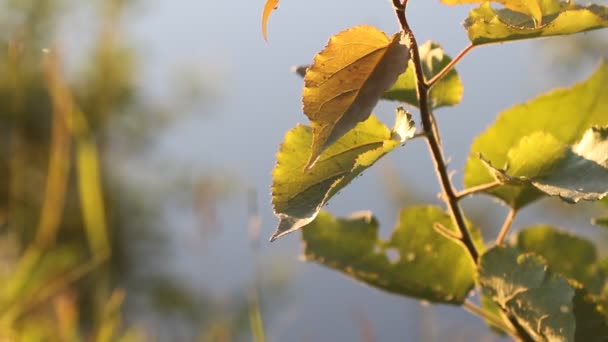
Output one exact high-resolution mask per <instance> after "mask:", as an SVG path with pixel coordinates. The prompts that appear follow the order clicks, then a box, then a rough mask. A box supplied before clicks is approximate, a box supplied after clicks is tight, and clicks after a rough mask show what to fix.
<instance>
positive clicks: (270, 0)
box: [262, 0, 279, 43]
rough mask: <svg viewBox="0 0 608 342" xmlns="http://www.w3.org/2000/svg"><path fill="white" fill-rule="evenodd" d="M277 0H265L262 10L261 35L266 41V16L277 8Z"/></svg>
mask: <svg viewBox="0 0 608 342" xmlns="http://www.w3.org/2000/svg"><path fill="white" fill-rule="evenodd" d="M278 4H279V0H266V3H265V4H264V11H263V12H262V36H263V37H264V41H265V42H266V43H268V18H269V17H270V13H272V11H273V10H275V9H276V8H277V6H278Z"/></svg>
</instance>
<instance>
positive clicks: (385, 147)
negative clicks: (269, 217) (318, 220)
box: [271, 110, 415, 241]
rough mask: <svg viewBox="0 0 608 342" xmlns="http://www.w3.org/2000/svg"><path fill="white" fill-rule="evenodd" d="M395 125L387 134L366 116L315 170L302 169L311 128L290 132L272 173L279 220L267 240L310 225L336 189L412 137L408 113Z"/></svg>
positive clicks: (328, 151)
mask: <svg viewBox="0 0 608 342" xmlns="http://www.w3.org/2000/svg"><path fill="white" fill-rule="evenodd" d="M404 122H407V124H406V123H404ZM396 123H397V124H396V128H395V130H394V131H392V132H391V130H389V129H388V128H387V127H386V126H384V125H383V124H382V123H381V122H380V121H378V119H376V117H374V116H373V115H372V116H370V117H369V118H368V119H367V120H366V121H364V122H362V123H359V124H358V125H357V126H356V127H355V129H353V130H352V131H350V132H348V133H347V134H345V135H344V136H343V137H342V138H340V139H339V140H338V141H337V142H336V143H335V144H333V145H332V146H331V147H329V148H328V149H327V150H326V151H325V152H323V154H322V155H321V157H320V158H319V161H318V163H317V165H316V167H315V168H313V169H312V170H308V171H306V170H305V169H304V166H305V165H306V161H307V158H308V156H309V155H310V142H311V141H312V132H311V131H312V130H311V129H310V127H307V126H302V125H299V126H297V127H296V128H294V129H292V130H291V131H289V132H288V133H287V135H286V136H285V140H284V142H283V144H281V147H280V149H279V153H278V154H277V163H276V166H275V168H274V170H273V172H272V179H273V184H272V204H273V206H274V212H275V214H276V215H277V216H278V217H279V219H280V222H279V226H278V228H277V231H276V232H275V233H274V235H273V236H272V237H271V241H273V240H276V239H277V238H279V237H281V236H283V235H285V234H287V233H290V232H292V231H295V230H297V229H299V228H301V227H303V226H305V225H306V224H308V223H310V222H311V221H312V220H314V218H315V217H316V215H317V213H318V212H319V210H320V209H321V207H322V206H323V205H324V204H325V203H327V201H328V200H329V199H330V198H331V197H332V196H333V195H335V194H336V193H337V192H338V191H339V190H340V189H342V188H343V187H345V186H346V185H347V184H348V183H350V182H351V181H352V180H353V179H354V178H355V177H356V176H358V175H359V174H361V173H362V172H363V171H364V170H365V169H367V168H368V167H370V166H371V165H373V164H374V163H375V162H376V161H377V160H378V159H380V158H381V157H382V156H384V155H385V154H386V153H388V152H390V151H391V150H393V149H394V148H396V147H397V146H399V144H402V143H403V142H405V141H406V140H407V139H410V138H411V137H412V136H413V135H414V133H415V127H414V123H413V121H411V115H409V114H408V113H406V112H405V111H403V110H398V111H397V120H396Z"/></svg>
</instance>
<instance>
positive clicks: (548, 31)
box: [464, 1, 608, 45]
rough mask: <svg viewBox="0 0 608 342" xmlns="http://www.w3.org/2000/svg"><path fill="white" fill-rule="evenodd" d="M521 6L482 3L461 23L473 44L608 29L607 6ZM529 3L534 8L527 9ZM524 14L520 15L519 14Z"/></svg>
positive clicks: (536, 3)
mask: <svg viewBox="0 0 608 342" xmlns="http://www.w3.org/2000/svg"><path fill="white" fill-rule="evenodd" d="M520 4H522V5H523V7H519V6H515V7H514V8H513V9H509V8H505V9H499V10H496V9H493V8H492V7H491V6H490V4H489V3H487V2H486V3H483V4H482V5H481V6H479V7H478V8H476V9H474V10H472V11H471V13H470V14H469V17H468V18H467V19H466V21H465V23H464V27H465V29H466V30H467V32H468V35H469V40H470V41H471V42H472V43H473V44H475V45H482V44H489V43H502V42H507V41H513V40H521V39H530V38H538V37H548V36H558V35H567V34H573V33H578V32H584V31H590V30H595V29H599V28H604V27H608V7H605V6H599V5H589V6H587V7H583V6H579V5H575V4H574V2H572V1H569V2H560V3H557V4H556V2H555V1H553V4H550V5H549V6H547V7H545V8H543V7H539V6H541V3H540V2H538V1H529V2H528V1H521V2H520ZM528 4H531V5H533V6H528ZM522 11H523V12H522Z"/></svg>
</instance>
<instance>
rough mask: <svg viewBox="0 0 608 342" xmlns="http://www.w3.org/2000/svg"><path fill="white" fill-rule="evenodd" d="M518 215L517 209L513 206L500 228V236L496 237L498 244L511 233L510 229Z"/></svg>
mask: <svg viewBox="0 0 608 342" xmlns="http://www.w3.org/2000/svg"><path fill="white" fill-rule="evenodd" d="M516 215H517V209H515V208H511V209H510V210H509V213H508V214H507V217H506V218H505V222H504V223H503V224H502V228H500V232H499V233H498V236H497V237H496V245H501V244H502V243H503V241H504V240H505V238H506V237H507V234H508V233H509V230H510V229H511V226H512V225H513V221H514V220H515V216H516Z"/></svg>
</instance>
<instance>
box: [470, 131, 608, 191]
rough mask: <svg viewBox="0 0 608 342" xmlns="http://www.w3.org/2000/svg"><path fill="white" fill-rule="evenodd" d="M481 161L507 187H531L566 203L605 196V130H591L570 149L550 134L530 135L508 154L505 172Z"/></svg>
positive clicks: (607, 165)
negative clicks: (557, 197)
mask: <svg viewBox="0 0 608 342" xmlns="http://www.w3.org/2000/svg"><path fill="white" fill-rule="evenodd" d="M530 156H535V157H533V158H531V157H530ZM482 161H483V162H484V164H485V165H486V167H488V168H489V169H490V171H491V172H492V173H494V175H495V177H496V178H497V179H499V180H501V181H503V182H504V183H506V184H512V185H517V184H523V185H524V186H533V187H535V188H536V189H538V190H540V191H541V192H542V193H544V194H546V195H549V196H559V197H560V198H561V199H563V200H565V201H567V202H569V203H576V202H578V201H579V200H581V199H584V200H587V201H597V200H599V199H602V198H603V197H605V196H606V194H608V128H599V127H592V128H590V129H589V130H587V131H586V132H585V134H584V135H583V138H582V139H581V141H579V142H578V143H577V144H575V145H574V146H572V147H571V148H570V147H567V146H565V145H563V144H562V143H560V142H559V141H558V140H557V139H556V138H554V137H553V136H551V135H550V134H547V133H543V132H536V133H533V134H532V135H530V136H527V137H524V138H522V140H521V141H520V143H519V144H518V145H517V146H516V147H514V148H512V149H511V150H510V151H509V153H508V154H507V165H508V166H507V168H506V169H505V170H501V169H497V168H495V167H494V166H492V163H491V162H489V161H486V160H485V159H483V158H482Z"/></svg>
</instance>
